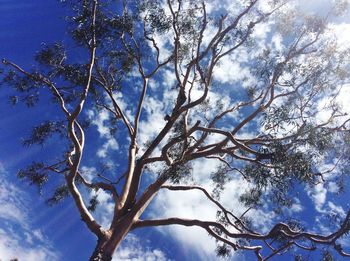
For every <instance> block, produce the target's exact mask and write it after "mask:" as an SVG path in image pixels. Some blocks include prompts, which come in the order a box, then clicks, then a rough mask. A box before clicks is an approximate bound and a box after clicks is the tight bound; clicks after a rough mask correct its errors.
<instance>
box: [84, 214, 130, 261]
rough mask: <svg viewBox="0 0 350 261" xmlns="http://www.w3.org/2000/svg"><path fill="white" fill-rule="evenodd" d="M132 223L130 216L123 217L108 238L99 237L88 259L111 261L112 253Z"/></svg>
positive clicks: (92, 260) (91, 260)
mask: <svg viewBox="0 0 350 261" xmlns="http://www.w3.org/2000/svg"><path fill="white" fill-rule="evenodd" d="M132 223H133V222H132V218H130V217H128V218H125V219H123V220H122V222H121V223H119V224H117V225H116V227H115V228H114V232H113V233H112V235H111V236H110V237H109V238H108V239H103V240H101V239H99V240H98V241H97V245H96V248H95V250H94V252H93V253H92V255H91V257H90V259H89V261H111V260H112V256H113V253H114V252H115V251H116V249H117V248H118V247H119V246H120V244H121V242H122V241H123V240H124V238H125V236H126V235H127V234H128V233H129V231H130V228H131V226H132Z"/></svg>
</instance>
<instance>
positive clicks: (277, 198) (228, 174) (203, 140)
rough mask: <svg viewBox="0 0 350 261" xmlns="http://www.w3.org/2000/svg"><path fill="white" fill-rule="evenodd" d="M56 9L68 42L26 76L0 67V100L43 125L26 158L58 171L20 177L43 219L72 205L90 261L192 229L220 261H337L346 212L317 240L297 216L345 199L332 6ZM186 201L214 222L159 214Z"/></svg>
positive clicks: (81, 5)
mask: <svg viewBox="0 0 350 261" xmlns="http://www.w3.org/2000/svg"><path fill="white" fill-rule="evenodd" d="M62 4H63V5H64V6H65V8H67V14H68V15H67V17H66V21H67V32H69V35H70V37H71V38H70V40H69V41H62V42H59V41H58V42H54V43H44V44H43V45H42V48H41V49H40V50H39V51H38V52H37V53H36V54H35V56H34V60H33V65H32V67H31V68H23V67H22V66H21V65H20V64H17V63H16V61H12V60H11V59H9V58H6V57H5V58H4V59H3V60H2V64H3V67H2V68H3V72H2V85H3V86H5V87H6V88H9V87H12V94H11V95H10V96H9V102H10V103H11V104H13V105H17V104H22V103H23V104H25V105H26V106H27V107H29V108H30V107H34V106H38V107H40V109H41V111H42V112H43V113H42V115H39V117H40V118H41V120H42V121H41V123H40V124H38V125H36V126H32V127H33V128H32V129H31V130H30V131H29V132H28V135H27V136H26V137H25V138H23V140H22V142H23V145H24V147H32V146H35V145H40V146H42V152H43V154H45V149H46V148H50V150H53V151H54V153H55V155H56V156H55V158H50V159H46V157H45V156H43V157H42V158H33V161H32V164H30V165H29V166H23V168H22V169H21V170H19V172H18V177H19V178H20V179H22V180H23V181H26V182H27V183H29V184H30V185H36V186H37V187H38V191H39V194H41V195H43V196H44V197H45V198H46V201H47V203H48V204H49V205H56V204H57V203H59V202H60V201H62V200H63V199H65V198H66V197H69V200H73V201H74V203H75V205H76V207H77V209H78V211H79V213H80V216H81V219H82V221H83V222H84V223H85V224H86V226H87V229H89V231H91V233H93V234H94V235H95V236H96V238H97V244H96V248H95V250H91V253H92V255H91V259H90V260H111V259H112V256H113V254H114V253H115V251H118V247H119V245H120V243H121V242H122V241H123V240H124V238H125V237H126V236H127V235H128V234H129V233H130V232H131V231H133V230H138V229H141V228H145V227H163V226H169V225H179V226H186V227H199V228H201V229H203V230H204V231H206V233H207V234H209V236H210V237H212V238H213V239H215V241H216V244H217V248H216V254H217V255H219V256H228V255H230V254H234V252H233V251H240V252H243V253H246V252H251V253H253V254H254V256H255V257H256V259H257V260H268V259H270V258H273V257H276V256H278V255H282V254H285V253H287V252H289V253H293V254H294V255H295V259H296V260H304V259H303V258H304V254H305V253H308V252H310V251H315V250H317V251H321V253H323V256H324V258H325V259H324V260H331V259H329V258H332V257H331V256H332V255H333V254H335V255H340V256H343V257H349V256H350V254H349V253H348V252H347V251H346V247H347V246H349V241H347V240H348V238H347V237H346V236H347V234H348V233H349V230H350V220H349V219H350V210H349V207H348V206H347V205H346V202H340V203H339V205H338V206H337V207H338V208H335V207H334V208H333V209H332V210H334V211H331V212H329V211H328V212H329V213H328V214H329V215H328V217H327V218H328V220H329V222H328V223H327V224H322V226H320V224H318V225H317V224H316V225H315V224H314V223H313V221H311V219H310V217H307V216H306V214H305V213H304V214H300V215H299V214H298V215H296V214H295V213H299V212H300V208H301V205H303V200H304V201H307V200H309V201H310V198H311V199H312V198H315V197H317V195H316V194H315V193H316V192H317V191H319V190H320V189H325V188H331V190H332V191H333V192H335V193H336V194H340V193H345V194H346V193H348V190H347V186H346V185H347V184H346V183H347V181H348V173H349V171H348V169H349V163H350V161H349V155H350V146H349V145H350V143H349V142H350V132H349V128H350V118H349V116H348V112H350V110H349V106H348V104H347V103H346V102H347V101H346V98H345V97H346V95H349V94H350V92H349V88H350V85H349V77H350V74H349V58H350V49H349V47H350V46H346V44H344V43H343V42H342V41H341V40H340V39H339V35H337V33H336V32H335V29H334V28H335V25H336V23H337V19H340V18H339V17H341V15H342V14H343V13H344V12H345V11H346V7H347V4H346V2H345V1H336V2H335V3H334V4H333V5H330V6H329V10H327V12H324V13H322V12H320V13H317V12H316V13H312V12H307V11H305V12H303V10H301V9H300V6H298V5H297V3H296V2H294V1H283V0H273V1H272V0H271V1H259V0H246V1H227V2H226V1H222V2H221V1H219V2H218V3H216V2H215V1H201V0H167V1H165V0H164V1H163V0H139V1H112V0H109V1H98V0H84V1H62ZM22 108H23V107H22ZM47 111H49V112H50V113H49V114H47V113H44V112H47ZM23 124H26V123H23ZM50 140H51V141H55V142H54V143H50ZM50 144H51V145H50ZM52 144H55V146H54V147H53V146H52ZM88 166H89V168H88ZM189 191H192V192H193V193H198V194H199V195H201V196H202V200H206V203H202V204H204V205H210V206H214V207H215V210H214V212H215V213H213V215H214V216H215V217H216V218H215V219H210V218H209V219H208V217H207V216H205V215H203V216H201V214H202V213H196V217H198V218H188V217H186V218H185V217H184V216H186V215H184V214H185V213H183V212H182V211H183V210H181V207H182V206H181V205H179V206H178V207H179V209H178V210H177V214H178V215H177V216H164V215H163V214H164V213H161V212H162V211H161V210H160V208H164V209H165V210H166V209H167V208H169V206H170V205H171V204H172V203H171V202H172V201H175V202H176V201H179V198H180V197H186V196H185V195H186V193H188V192H189ZM101 193H105V194H106V195H108V202H109V203H110V204H111V205H112V206H113V207H112V210H110V214H111V215H110V216H108V215H107V216H108V218H104V219H101V215H102V214H101V213H102V212H103V210H102V209H101V208H99V204H100V203H101V202H100V199H99V195H100V194H101ZM170 195H171V196H170ZM178 195H184V196H178ZM225 195H226V196H225ZM227 195H229V196H227ZM178 197H179V198H178ZM228 197H229V200H228ZM157 201H159V202H162V205H160V204H158V205H156V206H153V207H152V204H154V202H157ZM223 201H224V202H223ZM341 203H343V204H342V205H341ZM322 204H324V201H323V203H320V204H318V203H317V202H316V201H314V208H315V209H316V211H314V212H313V213H314V215H315V217H318V216H317V215H320V214H321V215H325V214H326V212H327V210H325V209H321V207H322V206H321V205H322ZM332 204H333V203H332ZM329 206H330V205H329ZM333 206H335V205H334V204H333ZM149 209H152V210H153V211H150V210H149ZM213 209H214V208H213ZM336 209H338V211H335V210H336ZM339 209H341V210H339ZM165 213H174V212H166V211H165ZM175 213H176V212H175ZM213 215H212V216H213ZM318 218H319V217H318ZM261 220H264V221H263V222H264V223H265V224H264V223H262V222H261ZM320 222H322V221H320ZM317 251H315V252H317ZM327 258H328V259H327Z"/></svg>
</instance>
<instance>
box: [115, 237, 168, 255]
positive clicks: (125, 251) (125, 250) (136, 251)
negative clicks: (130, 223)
mask: <svg viewBox="0 0 350 261" xmlns="http://www.w3.org/2000/svg"><path fill="white" fill-rule="evenodd" d="M147 245H148V244H147V242H146V241H145V240H142V242H141V240H140V239H139V238H137V237H136V236H135V235H134V234H132V233H130V234H128V235H127V237H126V238H125V240H124V242H123V243H122V245H121V247H120V248H119V249H118V250H117V252H116V253H115V254H114V255H113V259H112V260H113V261H119V260H127V261H168V260H169V261H170V259H168V258H167V257H166V255H165V254H164V253H163V252H162V251H161V250H160V249H151V248H149V247H147Z"/></svg>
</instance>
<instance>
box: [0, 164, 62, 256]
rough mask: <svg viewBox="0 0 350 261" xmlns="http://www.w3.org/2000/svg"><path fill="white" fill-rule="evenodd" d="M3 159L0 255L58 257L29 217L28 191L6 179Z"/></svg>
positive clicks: (0, 175)
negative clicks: (20, 188) (21, 189)
mask: <svg viewBox="0 0 350 261" xmlns="http://www.w3.org/2000/svg"><path fill="white" fill-rule="evenodd" d="M6 175H7V174H6V171H5V170H4V168H3V166H2V165H1V163H0V206H1V208H0V257H1V258H2V260H10V259H13V258H18V259H19V260H25V261H46V260H52V261H55V260H59V255H58V253H57V252H56V251H55V250H53V248H52V246H51V243H50V242H49V241H48V239H47V238H46V237H45V236H44V235H43V233H42V231H41V230H39V229H37V228H35V227H34V226H33V225H32V224H31V222H30V217H31V216H32V215H33V214H34V213H32V212H31V210H30V204H31V202H29V200H28V198H29V196H28V194H27V193H26V192H23V191H20V190H19V189H18V188H17V187H16V186H15V185H14V184H13V183H11V182H9V181H8V180H7V179H6Z"/></svg>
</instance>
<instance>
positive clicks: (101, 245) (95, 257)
mask: <svg viewBox="0 0 350 261" xmlns="http://www.w3.org/2000/svg"><path fill="white" fill-rule="evenodd" d="M106 244H107V240H103V241H102V240H100V239H99V240H98V241H97V246H96V248H95V250H94V252H93V253H92V255H91V257H90V259H89V261H111V260H112V255H113V253H108V251H106V249H105V248H106Z"/></svg>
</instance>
